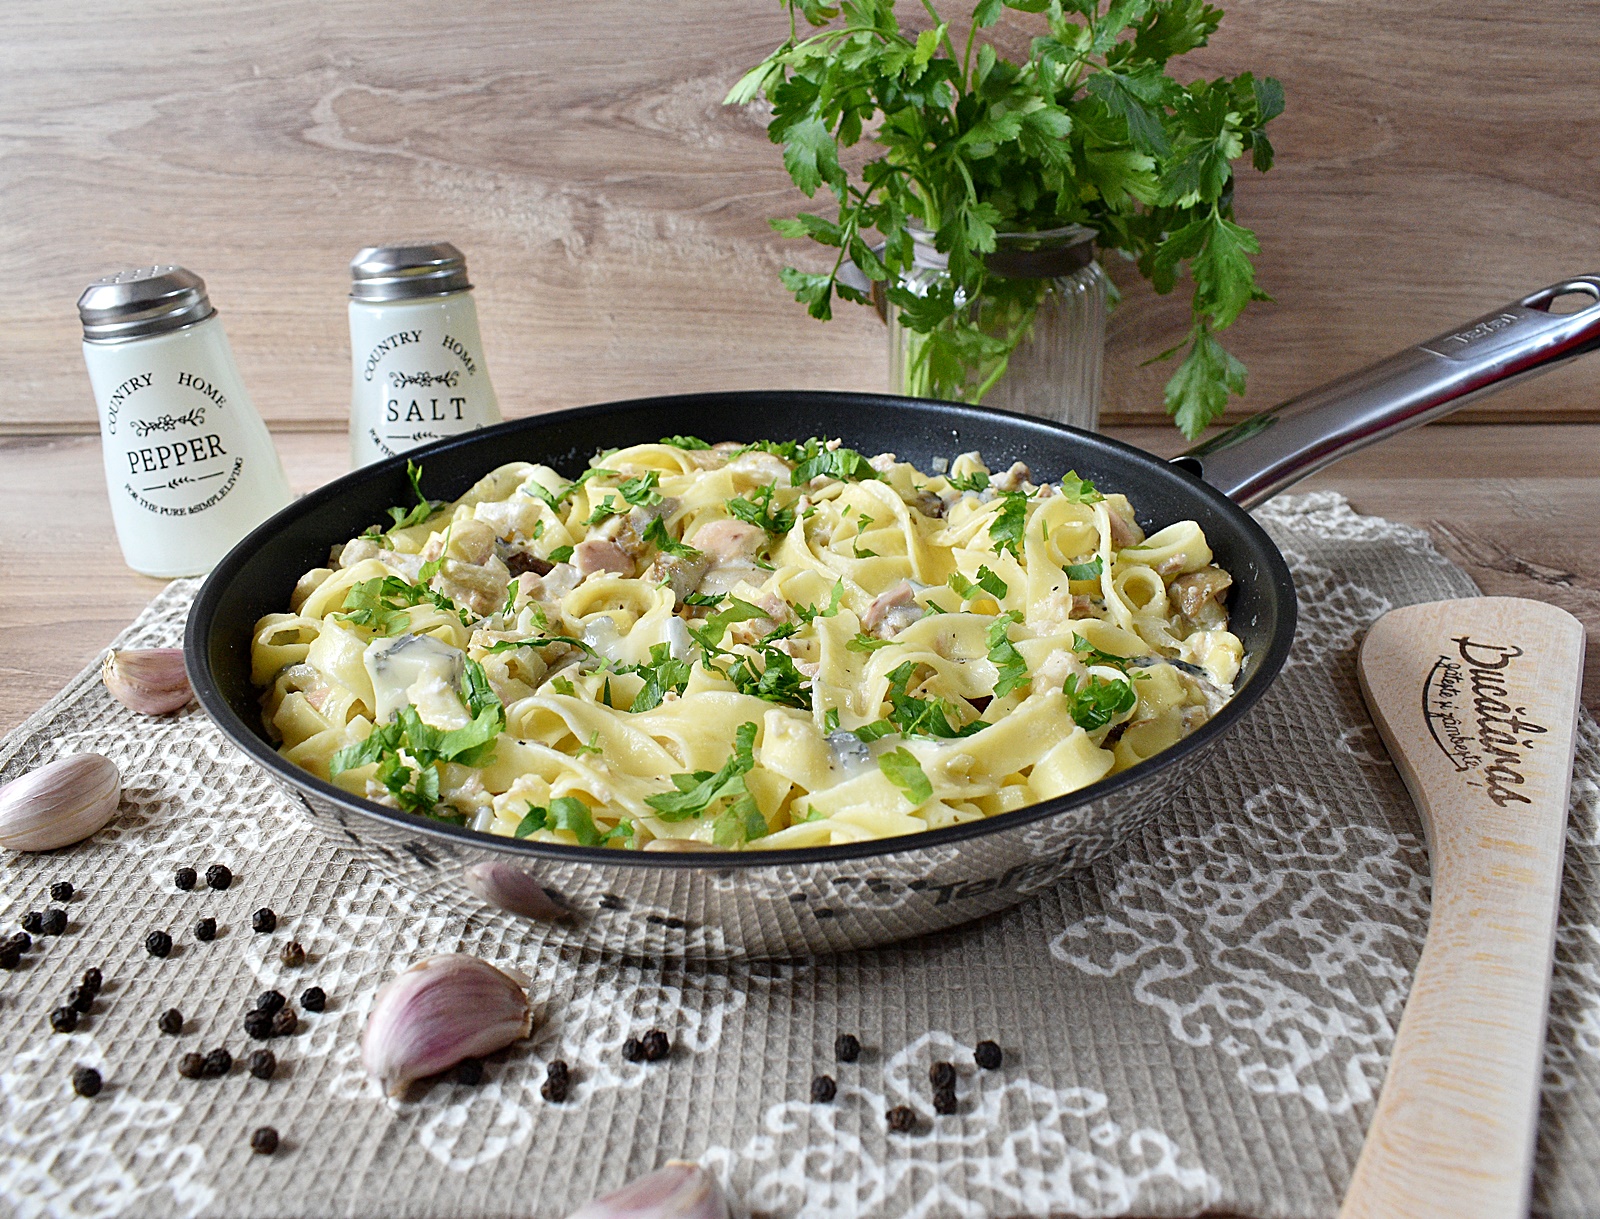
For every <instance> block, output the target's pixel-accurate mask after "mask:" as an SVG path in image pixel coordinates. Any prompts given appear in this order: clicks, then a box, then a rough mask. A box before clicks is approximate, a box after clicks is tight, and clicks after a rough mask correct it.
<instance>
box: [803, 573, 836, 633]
mask: <svg viewBox="0 0 1600 1219" xmlns="http://www.w3.org/2000/svg"><path fill="white" fill-rule="evenodd" d="M843 596H844V581H843V580H837V581H835V582H834V585H833V595H832V596H830V597H829V598H828V608H827V609H818V608H817V607H816V606H814V605H794V606H790V608H791V609H793V610H794V612H795V617H797V618H799V619H800V621H801V622H804V623H806V624H807V625H809V624H811V623H812V622H815V621H816V620H817V619H818V618H832V617H833V616H834V615H835V614H837V613H838V612H839V601H840V599H841V598H842V597H843Z"/></svg>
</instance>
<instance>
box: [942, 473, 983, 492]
mask: <svg viewBox="0 0 1600 1219" xmlns="http://www.w3.org/2000/svg"><path fill="white" fill-rule="evenodd" d="M945 481H947V482H948V483H949V484H950V485H951V486H952V487H954V488H955V489H956V490H957V491H982V490H983V489H984V488H985V487H987V486H988V485H989V475H988V473H987V472H985V471H983V470H974V471H973V472H972V473H971V474H952V475H950V476H949V478H947V479H946V480H945Z"/></svg>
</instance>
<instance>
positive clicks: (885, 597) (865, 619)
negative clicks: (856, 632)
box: [861, 580, 922, 639]
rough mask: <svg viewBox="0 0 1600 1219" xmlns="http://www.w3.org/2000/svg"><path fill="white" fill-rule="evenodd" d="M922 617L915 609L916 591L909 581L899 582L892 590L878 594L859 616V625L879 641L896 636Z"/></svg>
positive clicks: (920, 612)
mask: <svg viewBox="0 0 1600 1219" xmlns="http://www.w3.org/2000/svg"><path fill="white" fill-rule="evenodd" d="M921 617H922V611H921V610H920V609H918V608H917V603H916V590H915V589H914V588H912V587H911V582H910V581H909V580H901V581H900V583H898V584H896V585H895V586H894V587H893V588H891V589H888V590H887V591H886V592H881V593H879V594H878V595H877V596H876V597H874V598H873V601H872V604H871V605H869V606H867V612H866V613H865V614H863V615H862V616H861V625H862V627H863V628H865V629H866V630H869V631H871V632H872V633H873V634H874V635H876V636H878V638H880V639H889V638H892V637H893V636H895V635H898V634H899V633H900V632H901V631H903V630H905V629H906V627H908V626H910V625H911V624H912V623H913V622H915V621H917V620H918V619H919V618H921Z"/></svg>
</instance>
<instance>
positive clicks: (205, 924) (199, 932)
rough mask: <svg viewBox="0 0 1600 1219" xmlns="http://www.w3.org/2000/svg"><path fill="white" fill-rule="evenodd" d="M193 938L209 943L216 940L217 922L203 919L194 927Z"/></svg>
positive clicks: (211, 919)
mask: <svg viewBox="0 0 1600 1219" xmlns="http://www.w3.org/2000/svg"><path fill="white" fill-rule="evenodd" d="M194 938H195V939H197V940H203V941H206V942H209V941H211V940H214V939H216V938H217V920H216V919H214V918H203V919H201V920H200V921H199V922H198V923H196V924H195V925H194Z"/></svg>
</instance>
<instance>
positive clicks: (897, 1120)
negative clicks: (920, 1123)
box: [883, 1105, 917, 1134]
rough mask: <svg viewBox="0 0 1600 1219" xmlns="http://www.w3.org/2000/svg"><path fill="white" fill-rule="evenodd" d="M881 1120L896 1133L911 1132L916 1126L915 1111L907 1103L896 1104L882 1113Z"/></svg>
mask: <svg viewBox="0 0 1600 1219" xmlns="http://www.w3.org/2000/svg"><path fill="white" fill-rule="evenodd" d="M883 1120H884V1121H886V1122H887V1123H888V1124H889V1129H890V1130H892V1131H894V1132H895V1133H896V1134H911V1133H913V1132H914V1131H915V1130H916V1128H917V1111H916V1110H915V1109H913V1108H911V1106H909V1105H896V1106H895V1107H894V1108H893V1109H891V1110H889V1112H887V1113H885V1114H884V1115H883Z"/></svg>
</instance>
